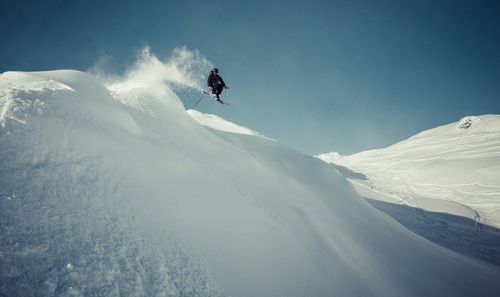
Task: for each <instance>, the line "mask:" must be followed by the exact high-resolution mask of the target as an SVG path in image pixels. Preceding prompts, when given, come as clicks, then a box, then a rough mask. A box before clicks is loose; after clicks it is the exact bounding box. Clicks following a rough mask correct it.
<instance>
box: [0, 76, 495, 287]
mask: <svg viewBox="0 0 500 297" xmlns="http://www.w3.org/2000/svg"><path fill="white" fill-rule="evenodd" d="M191 114H193V113H192V112H191ZM0 124H1V126H0V127H1V128H0V154H1V158H0V232H1V238H2V240H1V241H0V295H5V296H55V295H57V296H226V295H233V296H471V295H475V294H476V293H477V292H480V293H481V295H482V296H496V295H498V292H500V284H499V283H498V279H500V270H499V269H498V267H494V266H490V265H488V264H485V263H482V262H479V261H476V260H473V259H469V258H466V257H464V256H461V255H459V254H456V253H453V252H451V251H448V250H446V249H443V248H440V247H438V246H437V245H435V244H433V243H431V242H429V241H427V240H425V239H423V238H421V237H419V236H417V235H415V234H413V233H411V232H409V231H408V230H406V229H405V228H403V227H401V226H400V225H399V224H397V223H396V222H395V221H393V220H392V219H390V218H389V217H387V216H386V215H384V214H382V213H381V212H379V211H377V210H375V209H373V208H372V207H371V206H370V205H369V204H368V203H366V202H365V201H364V200H363V199H362V198H361V197H360V196H359V195H358V194H357V193H356V192H355V191H354V190H353V189H352V187H351V186H350V184H349V182H348V181H346V180H345V178H344V177H343V176H342V175H341V174H340V173H339V171H338V170H336V169H335V168H333V167H332V166H328V165H327V164H325V163H324V162H322V161H320V160H317V159H316V158H313V157H309V156H305V155H303V154H300V153H298V152H296V151H294V150H291V149H289V148H286V147H284V146H282V145H280V144H279V143H278V142H275V141H270V140H268V139H266V138H264V137H262V136H259V135H255V134H254V133H243V134H241V133H232V132H223V131H218V130H213V129H207V128H205V127H204V126H202V125H200V124H199V123H198V122H196V121H195V120H193V119H192V117H191V116H189V115H188V114H187V113H186V111H185V110H184V108H183V106H182V103H181V102H180V100H179V98H177V96H176V95H175V94H174V93H173V92H172V91H171V90H170V89H168V88H166V87H158V86H155V87H150V88H149V87H148V86H147V85H141V86H140V87H137V88H130V87H123V85H122V87H120V88H112V90H110V89H107V88H106V87H105V86H104V85H103V84H102V83H100V82H99V81H97V80H96V79H95V78H93V77H92V76H90V75H88V74H85V73H81V72H77V71H71V70H63V71H52V72H33V73H22V72H6V73H3V74H2V75H1V76H0ZM239 131H241V130H239ZM245 131H247V132H248V130H245ZM233 132H234V131H233ZM249 134H250V135H249Z"/></svg>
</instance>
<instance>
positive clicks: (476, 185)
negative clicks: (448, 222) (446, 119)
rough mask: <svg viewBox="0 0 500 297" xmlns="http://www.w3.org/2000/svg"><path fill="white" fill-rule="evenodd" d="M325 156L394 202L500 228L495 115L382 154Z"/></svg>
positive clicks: (499, 133) (498, 122) (499, 131)
mask: <svg viewBox="0 0 500 297" xmlns="http://www.w3.org/2000/svg"><path fill="white" fill-rule="evenodd" d="M324 156H325V155H320V156H319V157H320V158H322V159H323V160H325V161H327V162H333V163H336V164H339V165H343V166H346V167H348V168H349V169H352V170H355V171H358V172H360V173H363V174H365V175H366V176H367V177H368V178H369V180H370V183H371V184H370V185H368V186H370V187H372V188H374V190H376V191H378V192H380V193H382V194H385V195H386V196H387V197H388V198H389V199H391V198H390V197H393V198H394V199H393V201H395V202H401V203H404V204H407V205H410V206H413V207H419V208H423V209H426V210H430V211H437V212H446V213H451V214H455V215H460V216H465V217H469V218H471V219H472V220H476V221H478V222H481V223H485V224H490V225H493V226H495V227H500V183H499V181H500V116H498V115H482V116H470V117H465V118H463V119H461V120H460V121H459V122H458V123H452V124H449V125H445V126H442V127H437V128H434V129H431V130H428V131H424V132H421V133H419V134H417V135H415V136H413V137H411V138H409V139H407V140H404V141H401V142H399V143H397V144H395V145H392V146H390V147H388V148H385V149H379V150H372V151H366V152H361V153H358V154H354V155H351V156H344V157H343V158H342V159H338V160H327V159H326V158H325V157H324ZM355 182H356V181H355ZM358 184H360V185H362V184H365V186H367V185H366V183H363V182H361V183H358Z"/></svg>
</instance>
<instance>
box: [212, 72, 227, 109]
mask: <svg viewBox="0 0 500 297" xmlns="http://www.w3.org/2000/svg"><path fill="white" fill-rule="evenodd" d="M207 85H208V89H209V90H210V92H211V93H212V94H213V96H214V97H215V98H214V99H216V100H217V101H219V102H221V103H222V101H221V100H220V97H219V95H220V93H222V89H228V88H229V87H227V86H226V83H224V81H223V80H222V77H220V75H219V69H217V68H214V69H212V71H210V74H209V75H208V79H207Z"/></svg>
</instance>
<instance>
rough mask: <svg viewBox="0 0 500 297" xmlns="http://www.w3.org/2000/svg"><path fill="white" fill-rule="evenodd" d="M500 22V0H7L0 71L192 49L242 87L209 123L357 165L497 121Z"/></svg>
mask: <svg viewBox="0 0 500 297" xmlns="http://www.w3.org/2000/svg"><path fill="white" fill-rule="evenodd" d="M499 15H500V2H499V1H494V0H488V1H487V0H480V1H460V0H432V1H430V0H419V1H410V0H380V1H368V0H367V1H361V0H346V1H340V0H337V1H335V0H330V1H273V0H267V1H220V0H216V1H206V0H204V1H194V0H193V1H126V0H121V1H114V0H113V1H104V0H102V1H92V0H87V1H80V0H75V1H64V0H58V1H55V0H47V1H23V0H16V1H10V0H7V1H2V2H1V4H0V40H1V46H0V72H4V71H8V70H25V71H32V70H51V69H63V68H71V69H79V70H87V69H89V68H90V67H92V66H93V65H94V64H95V63H96V62H97V61H98V60H99V58H100V57H103V56H105V57H107V59H108V62H109V63H108V67H109V68H111V69H112V71H115V72H122V71H123V70H124V69H126V68H127V67H128V66H130V65H131V64H133V62H134V60H135V57H136V54H137V52H138V51H139V50H140V49H141V48H142V47H144V46H146V45H148V46H149V47H150V48H151V50H152V51H153V52H154V53H155V54H156V55H157V56H159V57H167V56H168V55H169V54H170V53H171V51H172V50H173V49H174V48H176V47H182V46H187V48H189V49H191V50H198V51H199V52H200V53H201V54H203V55H204V56H205V57H206V58H207V59H209V60H210V61H212V62H213V63H214V64H215V65H216V66H217V67H218V68H219V69H220V70H221V75H222V76H223V78H224V79H225V80H226V82H227V84H228V85H230V87H231V89H230V90H228V91H226V92H225V93H224V94H223V95H224V98H225V99H226V100H227V101H229V102H230V103H232V106H231V107H226V106H220V105H217V104H210V103H212V102H203V104H201V105H200V106H199V110H200V111H202V112H207V113H214V114H217V115H219V116H222V117H224V118H226V119H228V120H230V121H234V122H236V123H239V124H241V125H244V126H247V127H250V128H252V129H254V130H257V131H259V132H260V133H262V134H265V135H267V136H269V137H271V138H275V139H277V140H279V141H280V142H282V143H284V144H286V145H289V146H291V147H293V148H295V149H297V150H299V151H302V152H304V153H307V154H313V153H323V152H328V151H331V150H335V151H338V152H340V153H342V154H350V153H355V152H358V151H362V150H366V149H371V148H378V147H385V146H388V145H390V144H393V143H395V142H397V141H399V140H402V139H405V138H407V137H410V136H412V135H414V134H416V133H418V132H420V131H422V130H426V129H429V128H433V127H435V126H438V125H442V124H447V123H450V122H454V121H458V120H459V119H460V118H461V117H463V116H466V115H480V114H491V113H494V114H499V113H500V54H499V53H500V17H498V16H499ZM186 100H187V99H186ZM189 100H191V99H189ZM190 102H191V101H189V102H188V101H186V104H189V103H190Z"/></svg>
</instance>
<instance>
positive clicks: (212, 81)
mask: <svg viewBox="0 0 500 297" xmlns="http://www.w3.org/2000/svg"><path fill="white" fill-rule="evenodd" d="M207 85H208V86H209V87H212V88H214V89H215V88H217V87H219V86H221V87H225V86H226V83H224V81H223V80H222V77H220V76H219V75H218V74H217V73H213V72H212V73H210V75H209V76H208V79H207Z"/></svg>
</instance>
